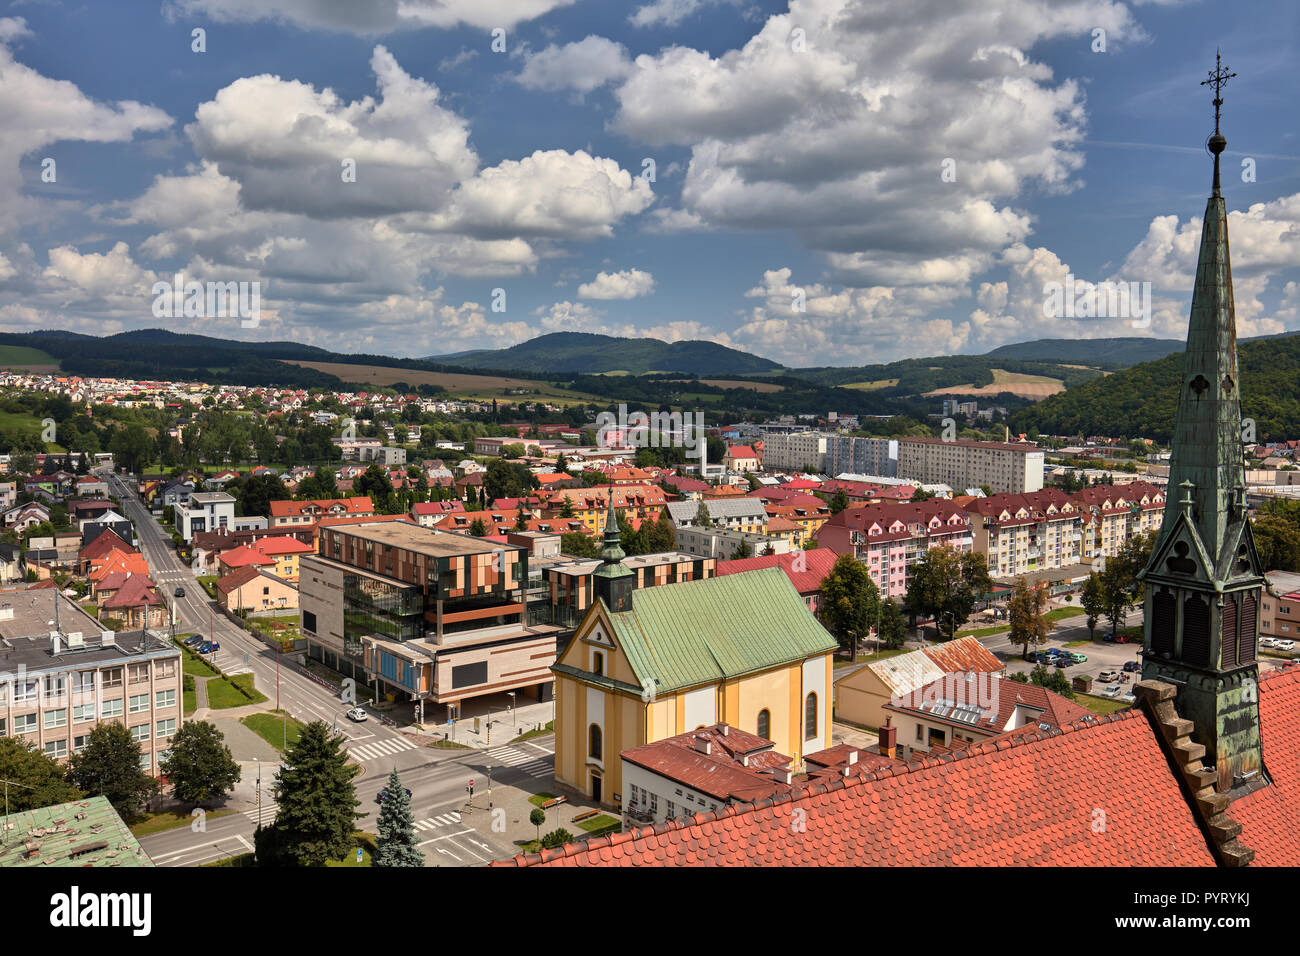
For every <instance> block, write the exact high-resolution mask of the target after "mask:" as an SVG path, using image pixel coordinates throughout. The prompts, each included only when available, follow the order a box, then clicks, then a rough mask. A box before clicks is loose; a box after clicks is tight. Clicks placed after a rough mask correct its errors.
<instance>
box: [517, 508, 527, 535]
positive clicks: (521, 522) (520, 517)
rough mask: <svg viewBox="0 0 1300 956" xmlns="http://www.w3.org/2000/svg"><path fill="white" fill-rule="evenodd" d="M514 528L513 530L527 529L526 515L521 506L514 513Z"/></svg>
mask: <svg viewBox="0 0 1300 956" xmlns="http://www.w3.org/2000/svg"><path fill="white" fill-rule="evenodd" d="M514 530H515V531H527V530H528V515H527V513H526V512H525V511H524V509H523V508H520V509H519V511H518V513H517V514H516V515H515V524H514Z"/></svg>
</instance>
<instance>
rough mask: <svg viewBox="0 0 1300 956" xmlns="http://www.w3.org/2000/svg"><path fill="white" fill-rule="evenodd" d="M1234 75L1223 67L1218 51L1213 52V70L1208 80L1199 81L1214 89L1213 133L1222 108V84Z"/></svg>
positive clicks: (1216, 128)
mask: <svg viewBox="0 0 1300 956" xmlns="http://www.w3.org/2000/svg"><path fill="white" fill-rule="evenodd" d="M1236 75H1237V74H1236V73H1229V72H1228V70H1227V68H1226V67H1224V66H1223V58H1222V57H1221V56H1220V55H1219V51H1218V50H1215V51H1214V69H1213V70H1210V71H1209V76H1210V78H1209V79H1208V80H1201V86H1212V87H1214V100H1213V102H1214V132H1215V133H1216V134H1217V133H1218V132H1219V108H1220V107H1221V106H1223V84H1225V83H1227V82H1228V81H1229V80H1230V79H1232V78H1233V77H1234V76H1236Z"/></svg>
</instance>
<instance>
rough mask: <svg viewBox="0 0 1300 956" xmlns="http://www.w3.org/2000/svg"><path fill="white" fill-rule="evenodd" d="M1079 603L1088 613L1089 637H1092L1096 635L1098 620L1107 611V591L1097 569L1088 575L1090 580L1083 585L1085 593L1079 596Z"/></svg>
mask: <svg viewBox="0 0 1300 956" xmlns="http://www.w3.org/2000/svg"><path fill="white" fill-rule="evenodd" d="M1079 604H1080V605H1081V606H1082V607H1083V611H1084V613H1085V614H1087V615H1088V637H1089V638H1092V637H1094V636H1095V632H1096V629H1097V621H1099V620H1100V619H1101V616H1102V614H1104V613H1105V612H1106V592H1105V589H1104V588H1103V587H1102V584H1101V578H1100V577H1099V576H1098V575H1097V573H1096V572H1095V571H1094V572H1093V573H1092V574H1089V575H1088V581H1087V583H1085V584H1084V586H1083V594H1082V596H1080V598H1079Z"/></svg>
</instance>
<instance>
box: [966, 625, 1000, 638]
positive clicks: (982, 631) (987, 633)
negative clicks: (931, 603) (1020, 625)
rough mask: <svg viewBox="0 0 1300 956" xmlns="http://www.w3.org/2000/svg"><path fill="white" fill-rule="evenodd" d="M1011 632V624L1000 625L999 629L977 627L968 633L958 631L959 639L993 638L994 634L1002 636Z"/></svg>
mask: <svg viewBox="0 0 1300 956" xmlns="http://www.w3.org/2000/svg"><path fill="white" fill-rule="evenodd" d="M1009 630H1011V625H1010V624H999V625H998V626H997V627H975V628H971V629H970V630H967V631H958V632H957V636H958V637H992V636H993V635H994V634H1002V633H1005V632H1006V631H1009Z"/></svg>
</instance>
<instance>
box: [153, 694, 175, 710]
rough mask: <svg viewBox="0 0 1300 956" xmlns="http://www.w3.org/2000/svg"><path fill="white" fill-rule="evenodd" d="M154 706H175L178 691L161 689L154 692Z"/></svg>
mask: <svg viewBox="0 0 1300 956" xmlns="http://www.w3.org/2000/svg"><path fill="white" fill-rule="evenodd" d="M154 706H155V707H175V706H176V691H175V690H160V691H158V692H157V693H156V694H154Z"/></svg>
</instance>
